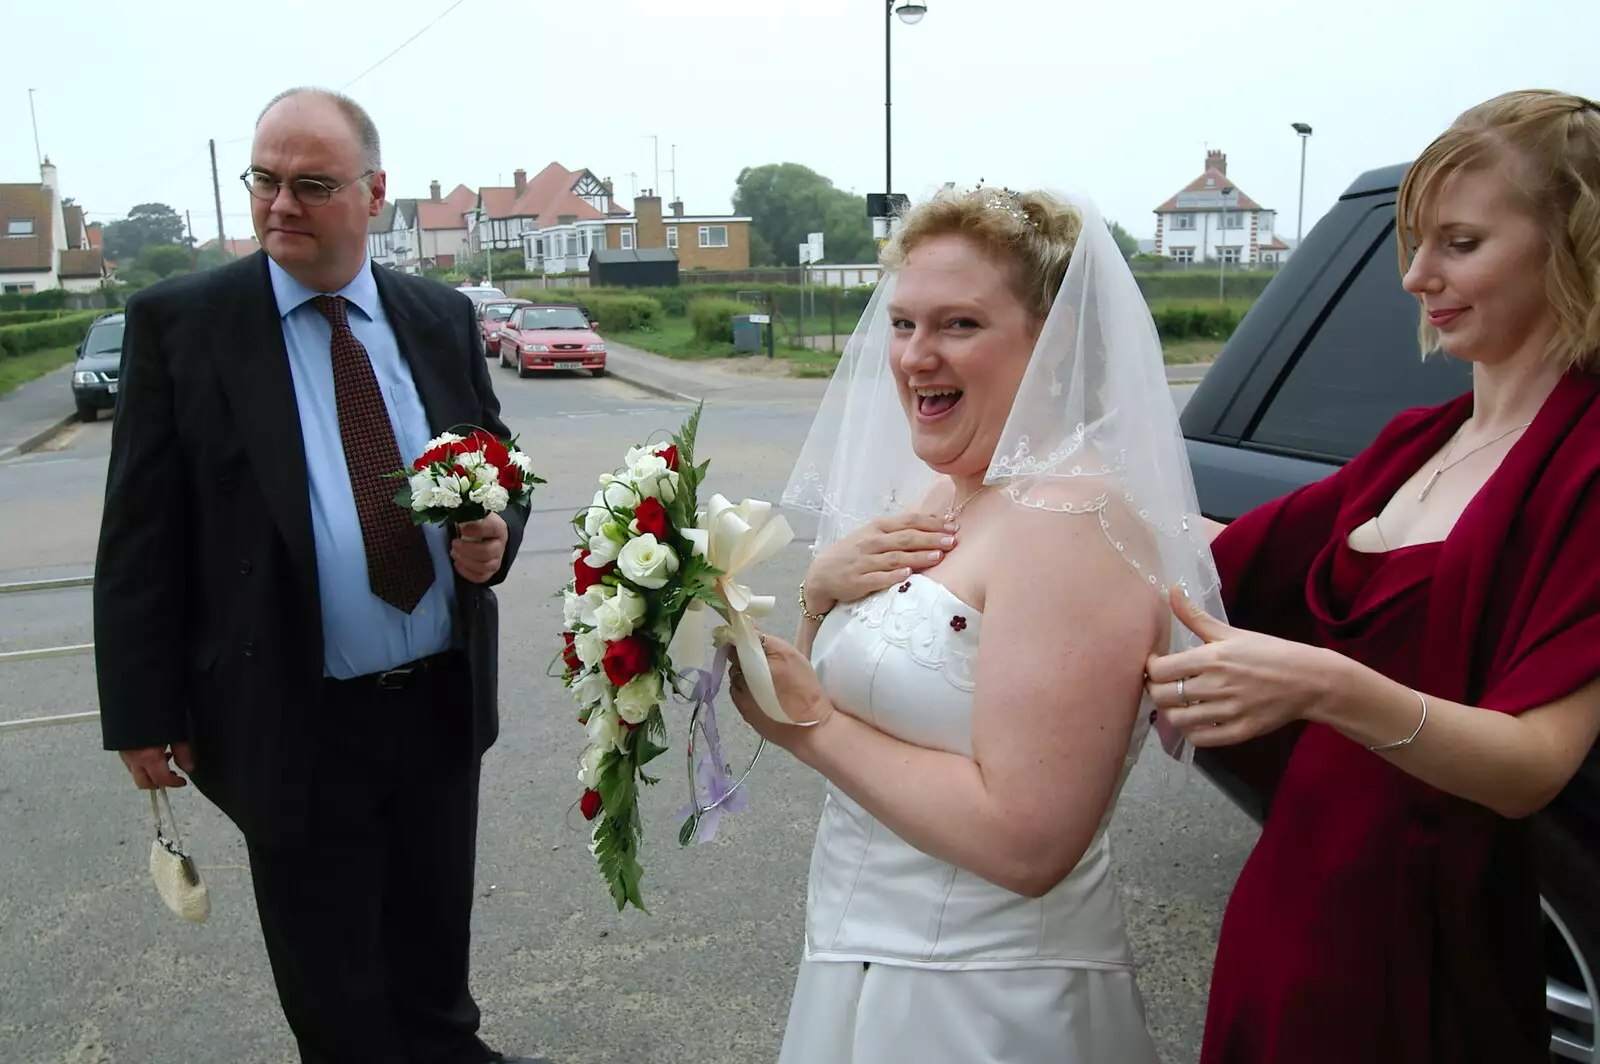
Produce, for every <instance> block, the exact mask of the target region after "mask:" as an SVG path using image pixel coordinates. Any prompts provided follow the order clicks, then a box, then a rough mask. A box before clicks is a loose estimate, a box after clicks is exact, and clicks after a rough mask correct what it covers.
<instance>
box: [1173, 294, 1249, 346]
mask: <svg viewBox="0 0 1600 1064" xmlns="http://www.w3.org/2000/svg"><path fill="white" fill-rule="evenodd" d="M1249 309H1250V307H1249V304H1248V303H1247V302H1246V301H1243V300H1241V301H1240V302H1239V303H1238V304H1237V305H1225V304H1221V303H1154V304H1152V305H1151V307H1150V316H1151V317H1152V318H1154V319H1155V322H1156V332H1157V333H1158V334H1160V336H1161V338H1162V339H1163V340H1226V339H1227V338H1228V337H1230V336H1232V335H1233V330H1234V329H1236V328H1238V327H1239V322H1240V320H1241V319H1243V318H1244V315H1245V312H1246V311H1247V310H1249Z"/></svg>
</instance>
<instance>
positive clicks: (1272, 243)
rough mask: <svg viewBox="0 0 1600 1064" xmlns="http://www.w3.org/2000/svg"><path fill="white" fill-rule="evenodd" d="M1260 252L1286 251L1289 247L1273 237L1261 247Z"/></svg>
mask: <svg viewBox="0 0 1600 1064" xmlns="http://www.w3.org/2000/svg"><path fill="white" fill-rule="evenodd" d="M1261 250H1262V251H1288V250H1289V245H1288V244H1285V243H1284V242H1283V241H1282V240H1279V239H1278V238H1277V237H1273V238H1272V239H1271V240H1269V241H1267V242H1266V243H1265V244H1262V245H1261Z"/></svg>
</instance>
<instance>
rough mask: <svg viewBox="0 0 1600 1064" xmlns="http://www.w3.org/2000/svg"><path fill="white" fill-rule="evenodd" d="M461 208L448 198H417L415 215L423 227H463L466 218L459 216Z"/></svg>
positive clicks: (465, 224) (464, 226)
mask: <svg viewBox="0 0 1600 1064" xmlns="http://www.w3.org/2000/svg"><path fill="white" fill-rule="evenodd" d="M461 213H462V212H461V209H460V208H458V207H457V206H456V205H455V204H453V203H450V202H449V201H448V200H440V201H438V202H437V203H435V202H434V201H433V200H418V201H417V215H418V217H420V218H421V219H422V228H424V229H465V228H466V227H467V220H466V219H465V218H463V217H461Z"/></svg>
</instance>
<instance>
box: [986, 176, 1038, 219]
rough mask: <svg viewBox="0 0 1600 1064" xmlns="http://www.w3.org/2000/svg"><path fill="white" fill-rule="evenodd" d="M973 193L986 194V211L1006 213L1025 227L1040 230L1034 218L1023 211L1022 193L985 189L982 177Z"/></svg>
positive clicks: (1009, 190) (1006, 189)
mask: <svg viewBox="0 0 1600 1064" xmlns="http://www.w3.org/2000/svg"><path fill="white" fill-rule="evenodd" d="M972 191H973V192H980V193H983V194H984V197H983V209H984V210H988V211H1004V212H1005V213H1007V214H1009V215H1011V217H1013V218H1015V219H1016V220H1017V221H1019V222H1021V223H1022V224H1023V225H1026V226H1028V227H1030V228H1032V229H1035V230H1037V229H1038V228H1039V223H1038V222H1036V221H1034V220H1033V219H1032V218H1030V217H1029V216H1028V212H1027V211H1025V210H1023V209H1022V195H1021V193H1018V192H1014V191H1012V190H1011V189H1009V188H1005V187H1001V188H984V187H983V178H981V177H980V178H979V179H978V183H977V185H975V186H974V187H973V189H972Z"/></svg>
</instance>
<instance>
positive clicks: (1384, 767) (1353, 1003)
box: [1202, 371, 1600, 1064]
mask: <svg viewBox="0 0 1600 1064" xmlns="http://www.w3.org/2000/svg"><path fill="white" fill-rule="evenodd" d="M1471 412H1472V396H1471V395H1470V394H1468V395H1464V396H1462V397H1460V398H1458V399H1456V400H1453V401H1452V402H1449V403H1446V404H1444V405H1443V406H1439V407H1434V408H1430V409H1419V410H1412V411H1408V412H1406V413H1404V414H1401V415H1400V416H1399V417H1397V418H1395V419H1394V420H1393V421H1392V422H1391V423H1390V424H1389V425H1388V426H1387V427H1386V428H1385V429H1384V430H1383V432H1382V433H1381V434H1380V435H1379V436H1378V438H1377V439H1376V440H1375V441H1374V442H1373V444H1372V446H1371V447H1369V448H1368V449H1367V450H1365V451H1363V452H1362V453H1361V454H1360V455H1358V456H1357V457H1356V458H1355V459H1353V460H1352V461H1351V462H1350V463H1349V464H1347V465H1346V466H1345V467H1344V468H1343V469H1341V470H1340V471H1339V472H1337V473H1336V474H1334V475H1332V476H1330V477H1328V478H1327V479H1325V480H1323V481H1320V482H1318V483H1316V484H1312V485H1308V486H1307V487H1305V488H1302V489H1300V490H1299V491H1296V492H1294V493H1292V494H1290V495H1288V496H1285V497H1284V498H1282V499H1279V500H1277V501H1275V502H1272V503H1268V504H1267V505H1265V506H1262V507H1259V508H1258V509H1256V510H1254V511H1252V512H1250V513H1248V514H1246V515H1245V516H1243V517H1241V518H1240V519H1239V520H1238V521H1236V522H1234V523H1233V524H1232V525H1230V526H1229V527H1228V529H1227V530H1226V531H1225V532H1224V533H1222V534H1221V535H1220V536H1218V538H1217V540H1216V542H1215V544H1214V551H1215V554H1216V560H1217V565H1218V568H1219V570H1220V572H1221V575H1222V583H1223V591H1224V600H1225V603H1226V606H1227V610H1228V618H1229V621H1230V623H1232V624H1235V625H1237V626H1239V627H1242V628H1248V629H1253V630H1256V631H1261V632H1267V633H1270V634H1273V635H1278V636H1282V637H1284V638H1291V639H1296V640H1299V641H1302V642H1307V643H1312V644H1316V645H1322V646H1327V647H1329V648H1330V649H1333V650H1343V651H1345V652H1348V653H1350V655H1351V656H1352V657H1356V658H1357V660H1363V659H1364V658H1365V659H1366V660H1368V661H1369V663H1371V662H1372V658H1373V651H1372V648H1371V647H1370V646H1365V647H1361V648H1359V649H1358V648H1357V647H1355V646H1354V645H1353V644H1352V645H1349V646H1344V645H1341V639H1340V637H1339V634H1338V632H1337V630H1335V629H1330V626H1329V625H1328V624H1327V623H1326V618H1327V616H1328V614H1329V612H1330V609H1332V607H1330V605H1329V602H1328V598H1329V595H1330V591H1329V587H1328V579H1329V578H1328V574H1329V573H1330V572H1332V571H1334V562H1333V558H1334V554H1335V552H1337V551H1339V550H1341V549H1344V550H1348V548H1347V547H1346V546H1345V539H1346V537H1347V536H1348V535H1349V534H1350V532H1351V530H1352V529H1354V528H1356V527H1357V526H1359V525H1361V524H1362V523H1364V522H1366V521H1367V520H1369V519H1370V518H1371V517H1373V516H1374V515H1375V514H1377V513H1378V512H1380V511H1381V510H1382V509H1383V507H1384V505H1385V504H1386V503H1387V502H1388V500H1389V499H1390V498H1391V497H1392V496H1393V495H1394V493H1395V491H1396V490H1397V489H1399V487H1400V486H1401V485H1402V484H1403V483H1404V482H1405V481H1406V480H1407V479H1408V478H1410V477H1411V476H1412V475H1413V474H1414V473H1415V472H1416V471H1417V470H1418V469H1420V468H1421V467H1422V465H1423V463H1424V462H1426V461H1427V460H1428V458H1429V457H1430V456H1432V455H1433V454H1435V453H1437V452H1438V450H1439V449H1440V448H1441V447H1443V446H1444V444H1445V442H1446V440H1448V439H1449V437H1450V435H1451V433H1453V432H1455V431H1456V429H1457V428H1458V427H1459V426H1460V425H1461V424H1462V422H1463V421H1465V420H1466V418H1467V417H1468V416H1469V415H1470V414H1471ZM1419 549H1420V548H1419ZM1597 552H1600V377H1595V376H1591V375H1587V374H1583V373H1578V372H1576V371H1574V372H1571V373H1568V374H1567V375H1566V376H1564V377H1563V378H1562V379H1561V381H1560V383H1559V384H1558V385H1557V387H1556V388H1555V390H1554V391H1553V392H1552V393H1551V395H1550V397H1549V398H1548V399H1547V400H1546V401H1545V403H1544V405H1543V407H1542V408H1541V409H1540V412H1539V414H1538V416H1537V417H1536V418H1535V420H1534V422H1533V424H1532V425H1531V426H1530V427H1529V429H1528V431H1527V432H1526V433H1524V434H1523V436H1522V438H1521V439H1520V440H1519V441H1517V443H1516V444H1515V445H1514V446H1513V447H1512V449H1511V451H1510V452H1509V453H1508V454H1507V456H1506V458H1505V460H1504V461H1503V462H1502V463H1501V465H1500V468H1499V470H1498V471H1497V472H1496V473H1495V474H1494V476H1493V477H1491V478H1490V480H1489V481H1488V483H1487V484H1486V485H1485V486H1484V487H1483V489H1482V490H1481V491H1480V492H1479V493H1478V495H1477V496H1476V497H1475V498H1474V499H1473V500H1472V502H1471V503H1470V504H1469V505H1468V507H1467V509H1466V510H1465V511H1464V512H1463V514H1462V515H1461V518H1460V520H1459V521H1458V522H1457V524H1456V526H1455V528H1454V530H1453V531H1452V532H1451V534H1450V536H1449V538H1448V539H1446V540H1445V542H1444V543H1443V544H1442V545H1440V546H1439V547H1438V548H1437V554H1436V559H1437V560H1436V562H1435V563H1434V568H1433V572H1432V577H1431V580H1428V581H1426V582H1425V584H1424V585H1423V589H1422V590H1423V593H1424V594H1425V595H1426V599H1425V601H1423V602H1421V603H1420V604H1419V608H1418V609H1417V610H1415V611H1414V613H1415V622H1414V625H1413V627H1412V628H1411V629H1409V631H1408V632H1407V633H1406V635H1405V636H1404V643H1403V645H1402V646H1401V647H1400V648H1398V650H1399V656H1397V654H1396V648H1394V647H1391V648H1390V649H1389V651H1388V652H1387V657H1385V656H1384V655H1382V654H1380V655H1378V657H1379V658H1380V659H1382V660H1386V661H1388V662H1390V663H1392V664H1393V665H1394V667H1393V668H1387V669H1386V668H1384V667H1383V665H1381V664H1375V665H1374V667H1377V668H1379V670H1380V671H1385V672H1386V673H1388V672H1394V673H1404V674H1405V675H1404V677H1402V676H1399V675H1397V676H1396V678H1397V679H1401V680H1402V682H1408V683H1411V684H1413V686H1415V687H1417V688H1418V689H1420V690H1422V691H1423V692H1425V693H1426V694H1429V695H1432V696H1435V697H1438V698H1444V699H1449V700H1452V701H1456V702H1461V703H1465V704H1467V705H1473V706H1480V707H1483V708H1485V709H1491V710H1495V711H1498V712H1502V713H1519V712H1521V711H1523V710H1525V709H1529V708H1531V707H1534V706H1539V705H1543V704H1545V703H1548V702H1551V701H1554V700H1556V699H1558V698H1560V697H1562V696H1564V695H1567V694H1570V693H1571V692H1572V691H1574V690H1576V689H1577V688H1579V687H1582V686H1583V685H1585V684H1587V683H1588V682H1589V681H1591V680H1593V679H1594V678H1595V677H1596V676H1597V675H1600V564H1597V560H1596V555H1597ZM1397 561H1398V559H1397ZM1347 568H1348V567H1347ZM1423 739H1424V741H1425V739H1426V736H1425V735H1424V737H1423ZM1220 753H1221V754H1222V756H1221V760H1222V761H1223V762H1224V763H1225V764H1228V765H1229V766H1230V767H1233V768H1234V769H1235V770H1236V771H1239V773H1240V774H1241V775H1243V776H1246V777H1247V778H1253V779H1254V780H1255V781H1256V782H1257V783H1259V784H1262V785H1263V786H1264V789H1265V790H1266V791H1267V792H1268V793H1273V790H1274V788H1276V798H1275V800H1274V801H1273V803H1272V805H1271V807H1270V812H1269V814H1268V817H1267V823H1266V826H1265V828H1264V830H1263V833H1262V838H1261V841H1260V842H1259V843H1258V844H1257V847H1256V849H1255V851H1254V852H1253V853H1252V855H1251V858H1250V861H1249V863H1248V864H1247V865H1246V867H1245V870H1244V872H1243V873H1242V874H1241V876H1240V879H1239V884H1238V886H1237V887H1236V888H1235V891H1234V895H1233V898H1232V899H1231V900H1230V903H1229V908H1228V913H1227V916H1226V918H1225V920H1224V922H1223V928H1222V935H1221V941H1220V943H1219V946H1218V954H1217V966H1216V971H1215V973H1214V977H1213V983H1212V990H1211V1000H1210V1004H1209V1012H1208V1017H1207V1023H1206V1039H1205V1048H1204V1050H1203V1054H1202V1064H1268V1062H1270V1064H1291V1062H1293V1064H1353V1062H1355V1061H1358V1060H1359V1061H1361V1062H1362V1064H1401V1062H1404V1064H1422V1062H1434V1064H1457V1062H1465V1061H1482V1062H1493V1064H1536V1062H1537V1064H1544V1062H1545V1061H1547V1060H1548V1059H1549V1058H1548V1055H1547V1054H1548V1050H1547V1048H1546V1047H1547V1045H1548V1027H1547V1022H1548V1018H1547V1016H1546V1014H1545V1009H1544V982H1543V974H1542V972H1543V965H1542V959H1541V948H1540V942H1541V940H1540V919H1539V909H1538V898H1537V876H1536V871H1535V868H1534V858H1533V851H1532V845H1531V836H1530V834H1529V832H1528V831H1527V826H1526V824H1525V823H1523V822H1517V821H1509V820H1506V819H1504V818H1503V817H1500V816H1499V815H1497V814H1495V813H1494V812H1492V811H1490V810H1489V809H1487V808H1485V807H1483V806H1480V805H1477V804H1475V803H1473V802H1469V801H1465V800H1463V799H1460V798H1456V797H1453V796H1450V795H1447V794H1444V793H1443V792H1441V791H1438V790H1436V789H1434V788H1432V787H1429V786H1428V785H1426V784H1424V783H1422V782H1421V781H1419V780H1416V779H1414V778H1413V777H1410V776H1407V775H1405V774H1404V773H1402V772H1401V771H1400V770H1399V769H1397V768H1395V767H1394V766H1393V765H1390V764H1388V763H1387V762H1385V761H1384V760H1383V759H1382V758H1380V757H1379V756H1378V755H1377V754H1373V753H1369V752H1368V751H1367V750H1365V748H1363V747H1361V746H1359V745H1358V744H1355V743H1353V742H1352V741H1350V740H1349V739H1347V738H1345V737H1343V736H1342V735H1339V734H1338V733H1337V732H1334V731H1333V730H1332V729H1329V728H1326V727H1325V726H1322V725H1309V726H1306V725H1296V726H1294V727H1292V728H1287V729H1284V730H1283V731H1281V732H1280V733H1278V735H1276V736H1270V737H1267V738H1266V739H1263V740H1257V741H1256V742H1254V743H1246V744H1244V745H1242V746H1240V747H1235V748H1233V749H1232V750H1229V751H1223V752H1220ZM1308 780H1309V781H1310V782H1307V781H1308ZM1312 792H1315V794H1316V796H1317V797H1316V800H1315V801H1311V802H1308V801H1307V800H1306V799H1307V796H1308V794H1310V793H1312Z"/></svg>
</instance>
